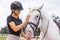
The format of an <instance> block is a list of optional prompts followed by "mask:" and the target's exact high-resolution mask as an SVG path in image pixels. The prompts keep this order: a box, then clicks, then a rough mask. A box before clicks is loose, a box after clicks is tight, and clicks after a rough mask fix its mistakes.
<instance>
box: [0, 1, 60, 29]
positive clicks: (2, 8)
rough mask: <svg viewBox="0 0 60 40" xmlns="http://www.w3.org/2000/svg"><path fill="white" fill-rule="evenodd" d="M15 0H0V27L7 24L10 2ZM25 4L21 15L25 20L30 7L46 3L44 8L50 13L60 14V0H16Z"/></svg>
mask: <svg viewBox="0 0 60 40" xmlns="http://www.w3.org/2000/svg"><path fill="white" fill-rule="evenodd" d="M13 1H15V0H0V29H1V28H3V27H4V26H6V18H7V16H8V15H10V13H11V11H10V4H11V2H13ZM16 1H20V2H21V3H22V4H23V8H24V10H23V11H22V12H21V14H20V15H19V17H20V18H21V19H22V20H23V21H24V20H25V18H26V15H27V14H28V12H29V8H33V7H39V6H40V5H41V4H43V3H44V7H43V10H45V11H46V12H47V13H48V14H49V15H58V16H60V0H16Z"/></svg>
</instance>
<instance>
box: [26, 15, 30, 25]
mask: <svg viewBox="0 0 60 40" xmlns="http://www.w3.org/2000/svg"><path fill="white" fill-rule="evenodd" d="M29 18H30V15H27V17H26V20H25V24H27V23H28V22H29Z"/></svg>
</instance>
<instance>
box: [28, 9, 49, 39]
mask: <svg viewBox="0 0 60 40" xmlns="http://www.w3.org/2000/svg"><path fill="white" fill-rule="evenodd" d="M37 11H38V12H39V13H40V16H39V19H38V22H37V24H34V23H32V22H28V24H29V25H30V26H31V27H32V29H33V30H34V28H33V26H34V27H35V28H36V30H37V29H38V28H37V27H38V25H39V21H40V20H42V16H41V11H40V10H37ZM41 24H42V23H41ZM32 25H33V26H32ZM48 27H49V20H48V23H47V29H46V32H45V33H44V35H43V37H42V39H41V40H43V39H44V38H45V36H46V34H47V31H48ZM36 30H34V31H36Z"/></svg>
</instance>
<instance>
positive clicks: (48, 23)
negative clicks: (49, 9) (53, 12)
mask: <svg viewBox="0 0 60 40" xmlns="http://www.w3.org/2000/svg"><path fill="white" fill-rule="evenodd" d="M48 27H49V20H48V24H47V29H46V32H45V34H44V36H43V38H42V39H41V40H43V39H44V38H45V36H46V34H47V31H48Z"/></svg>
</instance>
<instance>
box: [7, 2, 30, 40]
mask: <svg viewBox="0 0 60 40" xmlns="http://www.w3.org/2000/svg"><path fill="white" fill-rule="evenodd" d="M21 10H23V7H22V4H21V3H20V2H18V1H14V2H12V3H11V11H12V13H11V15H10V16H8V17H7V25H8V28H9V34H8V36H7V39H6V40H19V39H20V34H21V35H22V36H23V37H25V38H26V39H27V40H28V36H25V34H24V33H23V31H21V30H22V28H23V27H24V26H25V25H26V24H27V23H28V21H29V18H30V15H27V17H26V20H25V22H23V23H22V20H21V19H20V18H19V16H18V15H19V14H20V12H21Z"/></svg>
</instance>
